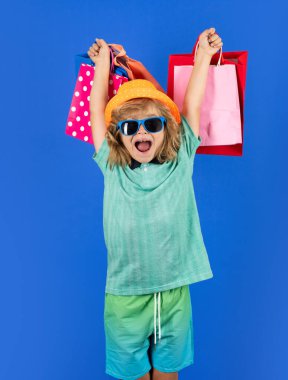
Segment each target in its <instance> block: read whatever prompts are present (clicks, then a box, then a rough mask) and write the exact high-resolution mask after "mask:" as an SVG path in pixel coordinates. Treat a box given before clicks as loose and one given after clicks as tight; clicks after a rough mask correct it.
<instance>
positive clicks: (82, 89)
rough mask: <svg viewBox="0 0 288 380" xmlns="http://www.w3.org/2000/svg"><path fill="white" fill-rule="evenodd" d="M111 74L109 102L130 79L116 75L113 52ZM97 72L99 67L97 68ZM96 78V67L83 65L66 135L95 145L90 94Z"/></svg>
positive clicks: (75, 89) (76, 86) (73, 98)
mask: <svg viewBox="0 0 288 380" xmlns="http://www.w3.org/2000/svg"><path fill="white" fill-rule="evenodd" d="M110 51H111V56H112V60H111V66H110V74H109V87H108V100H109V99H111V98H112V97H113V96H115V95H116V94H117V91H118V89H119V87H120V86H121V85H122V84H123V83H125V82H127V81H128V80H129V79H128V78H126V77H124V76H121V75H119V74H115V73H114V63H113V58H114V57H113V52H112V50H111V49H110ZM95 70H97V67H96V68H95ZM93 78H94V66H92V65H89V64H85V63H82V64H81V65H80V68H79V72H78V76H77V80H76V85H75V88H74V93H73V97H72V102H71V106H70V110H69V114H68V118H67V123H66V129H65V133H66V134H67V135H69V136H72V137H75V138H77V139H79V140H81V141H84V142H87V143H90V144H93V137H92V130H91V123H90V107H89V102H90V92H91V88H92V84H93Z"/></svg>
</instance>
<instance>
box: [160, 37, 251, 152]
mask: <svg viewBox="0 0 288 380" xmlns="http://www.w3.org/2000/svg"><path fill="white" fill-rule="evenodd" d="M198 45H199V37H198V39H197V41H196V43H195V45H194V48H193V51H192V54H172V55H170V56H169V66H168V87H167V93H168V95H169V96H170V97H171V98H172V99H173V100H174V102H175V103H176V104H177V106H178V107H179V110H180V112H182V106H183V100H184V95H185V92H186V88H187V85H188V81H189V78H190V75H191V73H192V70H193V67H194V57H195V56H196V54H197V48H198ZM247 57H248V52H247V51H240V52H222V48H221V49H220V53H216V54H214V56H213V57H212V59H211V64H210V67H209V71H208V76H207V81H206V89H205V94H204V97H203V101H202V105H201V110H200V131H199V134H200V136H201V138H202V142H201V144H200V146H199V147H198V149H197V153H200V154H201V153H205V154H221V155H233V156H241V155H242V154H243V129H244V117H243V115H244V92H245V84H246V70H247Z"/></svg>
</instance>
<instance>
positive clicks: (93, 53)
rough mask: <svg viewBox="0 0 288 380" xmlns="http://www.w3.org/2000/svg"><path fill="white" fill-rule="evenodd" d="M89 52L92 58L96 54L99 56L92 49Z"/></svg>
mask: <svg viewBox="0 0 288 380" xmlns="http://www.w3.org/2000/svg"><path fill="white" fill-rule="evenodd" d="M89 52H90V54H91V56H92V57H94V56H95V55H96V54H98V52H97V51H95V50H94V49H93V48H92V47H90V49H89ZM88 54H89V53H88Z"/></svg>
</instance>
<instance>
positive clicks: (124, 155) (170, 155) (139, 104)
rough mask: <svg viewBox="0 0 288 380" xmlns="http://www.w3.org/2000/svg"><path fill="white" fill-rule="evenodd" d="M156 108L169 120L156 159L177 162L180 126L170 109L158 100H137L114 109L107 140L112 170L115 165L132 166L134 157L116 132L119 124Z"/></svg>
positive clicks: (118, 132)
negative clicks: (133, 115)
mask: <svg viewBox="0 0 288 380" xmlns="http://www.w3.org/2000/svg"><path fill="white" fill-rule="evenodd" d="M151 106H152V107H154V108H155V109H156V110H157V112H159V116H164V117H165V118H166V119H167V125H165V126H164V140H163V144H162V146H161V148H160V149H159V150H158V152H156V156H155V157H156V158H157V159H158V160H159V162H160V163H163V162H165V161H170V160H175V159H176V157H177V152H178V150H179V147H180V126H181V123H180V125H179V124H178V123H177V122H176V120H175V118H174V116H173V115H172V114H171V112H170V110H169V108H168V107H167V106H166V105H165V104H163V103H162V102H160V101H159V100H156V99H151V98H135V99H130V100H128V101H126V102H125V103H123V104H121V105H120V106H118V107H116V108H114V109H113V111H112V113H111V122H110V124H109V126H108V128H107V132H106V138H107V143H108V145H109V147H110V153H109V156H108V163H109V165H110V168H111V169H112V168H113V166H114V165H119V166H122V167H124V166H125V165H127V164H128V165H129V166H130V165H131V163H132V157H131V155H130V153H129V152H128V150H127V149H126V147H125V145H124V144H123V142H122V140H121V132H120V130H119V129H118V130H117V131H116V126H117V123H118V122H119V121H120V120H124V119H127V118H131V114H135V113H136V114H138V113H139V111H140V112H143V110H144V111H148V110H149V109H151Z"/></svg>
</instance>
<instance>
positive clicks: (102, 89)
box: [88, 39, 110, 152]
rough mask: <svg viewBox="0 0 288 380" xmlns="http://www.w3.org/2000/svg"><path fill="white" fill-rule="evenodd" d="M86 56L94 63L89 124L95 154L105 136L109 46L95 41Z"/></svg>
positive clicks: (100, 40) (100, 41) (102, 41)
mask: <svg viewBox="0 0 288 380" xmlns="http://www.w3.org/2000/svg"><path fill="white" fill-rule="evenodd" d="M96 41H97V43H94V44H93V45H92V46H91V47H90V49H89V51H88V55H89V57H90V58H91V60H92V61H93V62H94V63H95V72H94V79H93V85H92V89H91V93H90V122H91V129H92V136H93V142H94V146H95V150H96V152H98V150H99V149H100V147H101V145H102V142H103V140H104V138H105V134H106V131H107V129H106V125H105V118H104V111H105V107H106V104H107V102H108V85H109V83H108V81H109V71H110V50H109V46H108V45H107V44H106V42H105V41H104V40H102V39H96Z"/></svg>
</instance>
